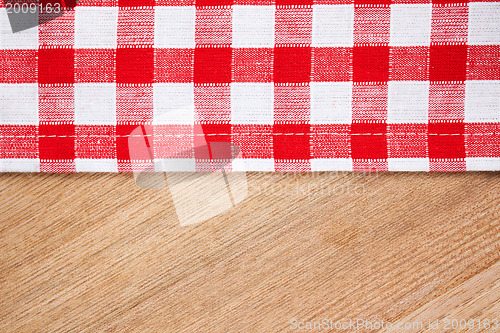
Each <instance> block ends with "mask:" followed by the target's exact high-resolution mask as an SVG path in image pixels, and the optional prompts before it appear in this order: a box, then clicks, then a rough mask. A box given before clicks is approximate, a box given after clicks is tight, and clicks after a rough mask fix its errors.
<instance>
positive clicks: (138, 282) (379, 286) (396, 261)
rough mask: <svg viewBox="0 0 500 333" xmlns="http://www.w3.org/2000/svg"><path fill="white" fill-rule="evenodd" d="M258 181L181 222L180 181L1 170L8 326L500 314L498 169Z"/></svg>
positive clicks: (148, 326)
mask: <svg viewBox="0 0 500 333" xmlns="http://www.w3.org/2000/svg"><path fill="white" fill-rule="evenodd" d="M247 181H248V190H249V191H248V196H247V197H246V198H245V199H244V200H243V201H242V202H240V203H238V204H237V205H236V207H235V208H233V209H231V210H229V211H226V212H225V213H223V214H221V215H219V216H216V217H214V218H211V219H209V220H207V221H205V222H203V223H201V224H198V225H195V226H187V227H181V226H179V222H178V219H177V216H176V212H175V208H174V205H173V201H172V196H171V195H170V193H169V190H168V189H166V190H158V191H154V190H145V189H141V188H138V187H137V186H136V185H135V184H134V181H133V178H132V176H131V175H127V174H71V175H48V174H45V175H43V174H40V175H35V174H4V175H1V176H0V203H1V207H2V212H1V215H0V218H1V224H0V249H1V250H0V295H1V296H0V332H285V331H291V330H290V320H292V319H293V318H295V319H297V320H298V321H302V322H305V321H321V320H323V319H329V320H332V322H335V321H345V320H349V319H356V318H364V319H368V320H372V321H381V320H385V321H390V322H396V321H401V320H408V319H412V318H423V319H432V318H438V317H439V318H441V317H446V316H450V315H453V316H467V317H468V318H466V319H479V318H483V319H484V318H489V319H493V318H496V319H499V320H500V295H499V294H500V291H499V284H498V283H499V278H500V276H499V274H500V273H499V268H498V267H499V262H500V173H461V174H459V173H457V174H444V173H443V174H437V173H430V174H426V173H381V174H363V173H320V174H262V173H249V174H248V177H247ZM186 191H188V193H189V191H190V188H189V186H187V187H186ZM199 192H200V191H199V189H198V190H196V191H193V195H194V196H196V195H201V194H200V193H199ZM348 331H349V330H347V331H346V332H348ZM363 331H369V330H358V331H357V332H363ZM474 332H480V331H479V330H474ZM492 332H494V331H492Z"/></svg>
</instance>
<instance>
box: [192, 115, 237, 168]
mask: <svg viewBox="0 0 500 333" xmlns="http://www.w3.org/2000/svg"><path fill="white" fill-rule="evenodd" d="M194 135H195V137H194V147H195V149H194V156H195V158H196V159H211V160H218V159H231V158H234V155H233V149H232V147H233V145H232V142H231V125H230V124H202V125H199V126H195V127H194ZM205 146H206V148H204V147H205ZM207 148H208V149H207Z"/></svg>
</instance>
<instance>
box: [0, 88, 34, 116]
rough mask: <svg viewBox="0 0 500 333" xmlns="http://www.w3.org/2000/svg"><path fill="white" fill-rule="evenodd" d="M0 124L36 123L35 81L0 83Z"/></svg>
mask: <svg viewBox="0 0 500 333" xmlns="http://www.w3.org/2000/svg"><path fill="white" fill-rule="evenodd" d="M0 124H10V125H38V85H37V84H36V83H22V84H4V83H0Z"/></svg>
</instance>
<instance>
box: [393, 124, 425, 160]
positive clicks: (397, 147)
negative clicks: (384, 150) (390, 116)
mask: <svg viewBox="0 0 500 333" xmlns="http://www.w3.org/2000/svg"><path fill="white" fill-rule="evenodd" d="M387 142H388V148H389V155H388V156H389V157H391V158H419V157H420V158H423V157H427V124H389V125H388V138H387Z"/></svg>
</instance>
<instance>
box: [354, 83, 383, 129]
mask: <svg viewBox="0 0 500 333" xmlns="http://www.w3.org/2000/svg"><path fill="white" fill-rule="evenodd" d="M387 96H388V85H387V84H355V85H354V86H353V88H352V119H353V120H354V121H377V120H379V121H385V120H386V119H387V103H388V97H387Z"/></svg>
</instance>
